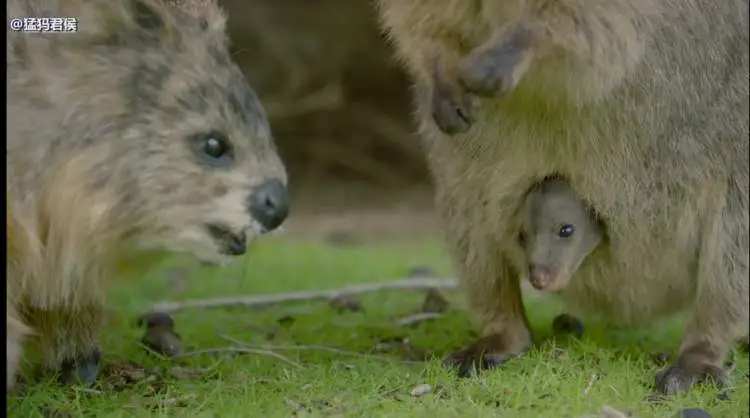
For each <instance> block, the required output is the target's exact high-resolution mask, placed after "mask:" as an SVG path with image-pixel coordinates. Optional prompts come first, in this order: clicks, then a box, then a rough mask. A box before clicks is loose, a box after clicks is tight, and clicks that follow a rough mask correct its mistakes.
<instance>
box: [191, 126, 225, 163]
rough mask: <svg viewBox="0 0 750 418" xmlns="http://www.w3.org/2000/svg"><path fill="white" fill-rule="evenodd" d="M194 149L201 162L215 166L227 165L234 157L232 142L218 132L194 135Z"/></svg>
mask: <svg viewBox="0 0 750 418" xmlns="http://www.w3.org/2000/svg"><path fill="white" fill-rule="evenodd" d="M193 149H194V151H195V152H196V154H197V156H198V158H199V160H200V161H201V162H203V163H205V164H208V165H211V166H215V167H218V166H224V165H227V164H228V163H229V162H230V161H231V159H232V157H233V149H232V143H231V142H229V139H227V137H226V136H224V135H223V134H220V133H218V132H210V133H208V134H201V135H198V136H196V137H194V139H193Z"/></svg>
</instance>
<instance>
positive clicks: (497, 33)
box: [377, 0, 749, 393]
mask: <svg viewBox="0 0 750 418" xmlns="http://www.w3.org/2000/svg"><path fill="white" fill-rule="evenodd" d="M377 4H378V6H379V10H380V13H381V17H382V23H383V26H384V28H385V29H386V31H387V33H388V34H389V36H390V38H391V39H392V41H393V44H394V46H395V49H396V53H397V56H398V57H399V58H400V59H401V60H402V62H403V63H404V64H405V66H406V67H407V68H408V69H409V71H410V72H411V74H412V75H413V77H414V79H415V81H416V97H417V99H416V102H417V118H418V121H419V125H420V131H421V135H422V137H423V138H424V141H423V142H424V146H425V149H426V153H427V157H428V162H429V165H430V168H431V172H432V174H433V178H434V181H435V186H436V206H437V210H438V212H439V214H440V215H441V216H442V220H443V227H444V230H445V233H446V237H447V240H448V243H449V244H450V248H451V250H452V253H453V258H454V260H455V262H456V265H457V267H458V269H459V273H460V276H461V278H462V283H463V286H464V288H465V289H466V292H467V295H468V298H469V300H470V302H471V305H472V306H473V308H474V311H475V312H476V314H477V318H478V319H479V322H480V324H481V326H482V328H483V331H484V335H485V336H486V337H485V338H484V339H482V340H480V341H479V342H478V343H477V344H478V345H474V346H470V347H469V349H467V350H465V351H460V352H458V353H456V355H454V356H452V357H451V358H450V360H451V362H458V363H459V364H461V365H462V366H464V369H466V368H468V367H470V366H472V365H476V364H479V365H485V366H486V365H487V364H484V363H482V362H481V361H480V359H478V358H477V353H480V354H481V352H482V350H475V349H473V348H476V347H479V346H486V345H487V342H488V341H491V342H492V344H490V345H489V347H484V348H487V349H488V353H489V354H492V355H493V358H494V359H505V358H508V357H511V356H512V355H515V354H518V353H519V352H522V351H523V350H524V349H525V348H526V347H528V346H529V344H530V343H531V335H530V332H529V330H528V323H527V320H526V315H525V313H524V309H523V305H522V303H521V299H520V289H519V285H518V278H519V272H520V271H522V270H521V269H522V268H523V263H522V260H520V259H519V258H518V257H516V256H514V254H518V253H519V251H517V249H516V248H515V247H516V246H517V244H516V243H515V240H510V239H507V237H511V236H515V233H516V231H517V228H518V220H517V216H516V214H517V213H518V211H519V206H520V205H521V202H522V196H523V194H524V193H525V191H526V190H527V189H528V187H529V186H530V185H531V184H533V183H534V182H536V181H538V180H540V179H541V178H543V177H544V176H546V175H548V174H550V173H559V174H561V175H563V176H565V177H566V178H568V179H569V180H570V183H571V185H572V187H574V188H575V190H576V191H577V192H578V194H579V195H580V196H581V197H582V198H583V199H584V200H585V201H586V202H587V203H589V204H590V205H591V206H592V207H594V208H596V210H597V211H598V213H599V214H600V215H601V216H602V218H603V220H604V222H605V223H606V224H607V234H608V238H609V240H610V248H609V251H608V252H609V254H606V257H605V256H596V255H595V254H592V255H591V256H590V257H589V258H587V260H586V263H584V265H582V266H581V268H580V269H579V271H578V272H577V273H576V276H575V277H574V278H573V280H572V281H571V283H570V285H569V286H568V287H567V288H566V289H565V290H563V291H562V292H561V295H562V297H563V298H564V299H565V300H566V301H567V302H568V303H569V304H570V305H571V306H572V307H573V308H577V309H576V310H578V311H581V312H599V313H603V314H605V315H606V316H607V317H609V319H610V320H611V321H612V322H613V323H615V324H620V325H639V324H647V323H649V321H651V320H653V319H654V318H656V317H659V316H661V315H664V314H668V313H671V312H675V311H678V310H681V309H684V308H690V307H691V306H692V307H693V309H692V314H691V316H690V317H689V321H688V324H687V328H686V329H685V334H684V337H683V342H682V345H681V346H680V350H679V352H680V356H679V359H680V360H678V362H677V363H675V364H674V365H673V367H670V368H669V369H668V370H667V377H668V378H669V379H671V380H669V379H667V380H668V381H669V382H671V383H669V382H665V380H664V379H661V380H660V382H657V387H658V388H659V390H661V391H664V392H670V393H671V392H674V391H675V390H678V389H680V388H685V387H687V386H690V384H692V383H693V382H694V381H697V380H699V379H700V378H701V377H703V376H706V375H712V374H716V373H715V368H716V367H721V365H722V362H723V360H724V357H725V353H726V351H727V348H728V347H729V344H731V343H732V342H733V341H735V340H736V339H737V338H738V337H740V336H741V335H744V334H745V333H746V332H747V327H748V303H749V300H748V299H749V298H748V263H749V262H748V171H749V167H748V3H747V1H745V0H729V1H723V2H708V1H699V0H680V1H677V0H656V1H654V0H605V1H599V0H478V1H466V0H448V1H443V0H441V1H438V0H413V1H409V2H406V1H401V0H378V3H377ZM458 86H460V88H459V87H458ZM446 91H449V92H450V93H451V95H446V93H445V92H446ZM467 97H468V98H469V99H467ZM445 102H448V103H451V105H449V106H442V107H436V105H435V104H436V103H438V104H440V103H442V104H444V103H445ZM462 103H472V105H473V106H474V107H475V108H473V109H472V108H471V107H470V108H468V111H466V109H465V108H462V106H463V105H462ZM446 108H447V109H450V110H453V111H455V109H459V110H460V111H461V113H470V116H471V117H469V118H467V119H468V120H470V121H472V120H473V123H468V124H465V125H462V124H461V123H454V122H455V118H454V116H455V115H454V114H447V115H446V114H445V111H444V109H446ZM441 109H443V110H441ZM454 113H455V112H454ZM466 125H468V126H466ZM446 126H447V127H448V129H445V127H446ZM446 132H447V133H454V134H456V133H457V134H456V135H453V136H449V135H447V134H446ZM490 363H492V362H490ZM719 377H720V376H719ZM675 382H678V383H680V384H678V385H676V384H674V383H675Z"/></svg>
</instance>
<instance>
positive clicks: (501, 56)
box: [458, 29, 532, 97]
mask: <svg viewBox="0 0 750 418" xmlns="http://www.w3.org/2000/svg"><path fill="white" fill-rule="evenodd" d="M530 45H531V34H530V33H529V32H528V31H525V30H522V29H517V30H515V31H512V32H510V33H508V36H507V37H506V38H505V39H503V40H502V41H499V40H495V39H493V40H490V41H488V43H487V44H485V45H482V46H480V47H478V48H477V49H475V50H474V51H473V52H472V53H470V54H469V55H468V56H467V57H465V58H464V59H463V60H461V62H460V63H459V67H458V80H459V84H460V85H461V87H463V88H464V89H465V90H466V91H467V92H469V93H472V94H475V95H477V96H482V97H502V96H504V95H506V94H507V93H508V92H510V91H511V90H512V89H513V88H514V87H515V86H516V85H517V84H518V82H519V81H520V80H521V78H522V77H523V74H524V73H525V72H526V70H527V69H528V67H529V65H530V64H531V59H532V50H531V47H530Z"/></svg>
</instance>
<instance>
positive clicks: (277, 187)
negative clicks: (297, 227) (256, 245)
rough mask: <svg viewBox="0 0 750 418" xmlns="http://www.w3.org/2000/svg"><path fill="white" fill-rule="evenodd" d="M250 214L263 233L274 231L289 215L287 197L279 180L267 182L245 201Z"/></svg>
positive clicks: (284, 188)
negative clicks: (263, 229) (261, 227)
mask: <svg viewBox="0 0 750 418" xmlns="http://www.w3.org/2000/svg"><path fill="white" fill-rule="evenodd" d="M247 205H248V209H249V210H250V214H251V215H252V216H253V218H255V220H256V221H258V222H259V223H260V224H261V225H263V228H265V230H266V231H265V232H268V231H271V230H274V229H276V228H277V227H278V226H279V225H281V223H282V222H284V220H285V219H286V217H287V215H288V214H289V195H288V193H287V190H286V186H284V184H283V183H282V182H281V181H279V180H269V181H267V182H265V183H263V184H261V185H260V186H258V187H257V188H256V189H255V190H253V192H252V194H251V195H250V197H249V198H248V201H247Z"/></svg>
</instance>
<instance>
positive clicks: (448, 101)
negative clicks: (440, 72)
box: [431, 81, 475, 135]
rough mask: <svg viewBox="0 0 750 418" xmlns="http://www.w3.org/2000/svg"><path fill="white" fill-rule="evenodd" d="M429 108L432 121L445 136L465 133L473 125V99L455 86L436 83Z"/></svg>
mask: <svg viewBox="0 0 750 418" xmlns="http://www.w3.org/2000/svg"><path fill="white" fill-rule="evenodd" d="M431 106H432V119H433V120H434V121H435V124H436V125H437V126H438V128H439V129H440V130H441V131H442V132H443V133H445V134H448V135H456V134H461V133H465V132H467V131H468V130H469V129H470V128H471V125H473V124H474V112H475V103H474V98H473V97H471V95H469V94H468V93H466V92H464V91H463V90H462V89H461V88H460V87H459V86H458V85H457V84H456V85H449V84H446V83H444V82H441V81H436V82H435V85H434V90H433V92H432V103H431Z"/></svg>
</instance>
